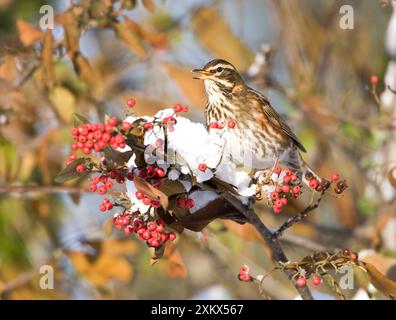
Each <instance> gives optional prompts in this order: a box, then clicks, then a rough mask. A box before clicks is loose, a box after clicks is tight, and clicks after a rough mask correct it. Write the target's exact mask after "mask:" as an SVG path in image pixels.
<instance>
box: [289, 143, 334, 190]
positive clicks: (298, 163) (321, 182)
mask: <svg viewBox="0 0 396 320" xmlns="http://www.w3.org/2000/svg"><path fill="white" fill-rule="evenodd" d="M286 164H287V165H288V167H289V168H290V169H292V170H293V171H294V172H297V175H298V177H299V179H300V180H301V181H302V182H303V183H304V184H305V185H307V186H308V187H309V188H310V189H313V190H316V191H322V190H323V187H327V186H325V184H327V183H326V179H323V178H322V177H321V176H320V175H318V174H317V173H316V172H315V171H314V170H313V169H312V168H311V167H310V166H309V164H308V163H307V162H306V161H305V160H304V159H303V158H302V157H301V154H300V152H298V151H297V150H296V152H295V154H293V156H292V157H291V158H289V161H287V162H286Z"/></svg>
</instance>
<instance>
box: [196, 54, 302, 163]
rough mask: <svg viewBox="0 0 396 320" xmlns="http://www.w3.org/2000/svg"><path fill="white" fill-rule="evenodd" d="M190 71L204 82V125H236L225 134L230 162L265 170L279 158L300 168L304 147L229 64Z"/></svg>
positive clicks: (216, 63)
mask: <svg viewBox="0 0 396 320" xmlns="http://www.w3.org/2000/svg"><path fill="white" fill-rule="evenodd" d="M193 71H194V72H198V73H199V74H200V76H199V77H198V78H199V79H203V80H204V83H205V89H206V93H207V95H208V101H207V105H206V109H205V116H206V122H207V125H208V126H209V125H210V123H212V122H215V121H222V120H225V121H228V120H234V121H235V122H236V124H237V125H236V127H235V128H234V129H232V130H227V131H226V132H225V135H224V138H225V139H226V140H227V145H228V148H230V150H231V152H230V154H231V157H232V161H235V162H237V163H243V164H244V165H246V166H249V167H252V168H255V169H267V168H270V167H271V166H272V165H273V164H274V161H275V160H276V159H279V160H280V161H283V162H284V163H285V164H286V165H288V166H290V167H292V168H295V169H298V168H300V167H301V165H302V159H301V157H300V154H299V150H301V151H304V152H305V148H304V146H303V145H302V144H301V142H300V141H299V140H298V138H297V137H296V135H295V134H294V133H293V132H292V130H291V129H290V127H289V126H288V125H287V124H286V122H285V121H284V120H283V119H282V118H281V116H280V115H279V114H278V113H277V112H276V111H275V109H273V107H272V106H271V104H270V102H269V101H268V99H267V98H266V97H265V96H264V95H263V94H261V93H259V92H257V91H255V90H254V89H252V88H250V87H248V86H247V85H246V84H245V82H244V81H243V79H242V77H241V76H240V75H239V73H238V72H237V70H236V69H235V67H234V66H233V65H232V64H230V63H229V62H227V61H225V60H220V59H216V60H212V61H210V62H209V63H207V64H206V65H205V66H204V67H203V69H199V70H198V69H195V70H193ZM250 157H251V158H250Z"/></svg>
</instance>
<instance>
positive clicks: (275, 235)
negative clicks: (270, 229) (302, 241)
mask: <svg viewBox="0 0 396 320" xmlns="http://www.w3.org/2000/svg"><path fill="white" fill-rule="evenodd" d="M324 193H325V190H323V191H322V193H321V195H320V197H319V198H318V200H316V202H315V203H313V204H310V205H309V206H308V207H306V208H305V209H304V210H303V211H301V212H300V213H299V214H296V215H294V216H292V217H290V218H289V219H287V220H286V221H285V222H284V223H283V224H282V225H281V226H280V227H279V228H278V230H276V231H275V232H274V233H273V235H272V236H273V238H274V239H277V238H279V236H280V235H281V234H282V232H284V231H285V230H286V229H288V228H290V227H291V226H292V225H293V224H295V223H296V222H300V221H301V220H304V219H305V218H306V217H307V216H308V213H310V212H311V211H313V210H315V209H316V208H317V207H319V203H320V201H322V199H323V195H324Z"/></svg>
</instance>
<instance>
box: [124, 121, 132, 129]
mask: <svg viewBox="0 0 396 320" xmlns="http://www.w3.org/2000/svg"><path fill="white" fill-rule="evenodd" d="M131 128H132V125H131V124H130V123H129V122H127V121H123V122H122V123H121V129H122V130H124V131H129V130H130V129H131Z"/></svg>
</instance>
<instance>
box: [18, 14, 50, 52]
mask: <svg viewBox="0 0 396 320" xmlns="http://www.w3.org/2000/svg"><path fill="white" fill-rule="evenodd" d="M16 26H17V28H18V31H19V40H21V42H22V44H23V45H24V46H30V45H32V44H34V43H35V42H37V41H39V40H41V39H42V38H43V36H44V33H43V32H42V31H40V30H39V29H38V28H35V27H33V26H32V25H30V24H29V23H27V22H26V21H24V20H22V19H18V20H17V22H16Z"/></svg>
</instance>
